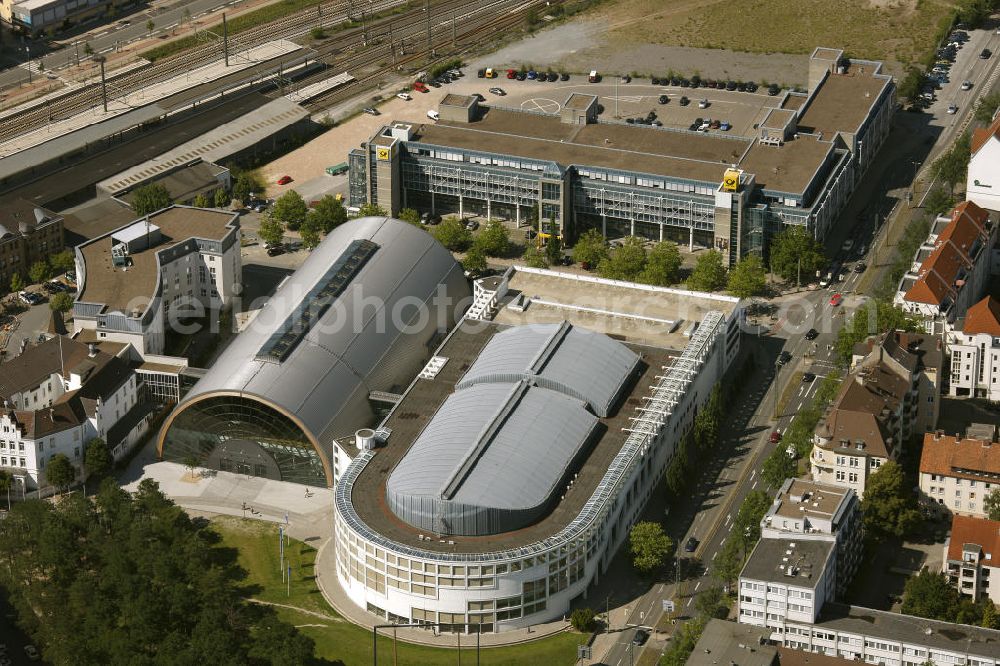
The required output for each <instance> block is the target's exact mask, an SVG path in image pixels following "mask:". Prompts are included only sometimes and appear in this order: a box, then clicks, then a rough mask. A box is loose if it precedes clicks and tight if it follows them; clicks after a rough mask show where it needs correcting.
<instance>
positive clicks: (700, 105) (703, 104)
mask: <svg viewBox="0 0 1000 666" xmlns="http://www.w3.org/2000/svg"><path fill="white" fill-rule="evenodd" d="M708 105H709V101H708V99H700V100H698V108H699V109H707V108H708Z"/></svg>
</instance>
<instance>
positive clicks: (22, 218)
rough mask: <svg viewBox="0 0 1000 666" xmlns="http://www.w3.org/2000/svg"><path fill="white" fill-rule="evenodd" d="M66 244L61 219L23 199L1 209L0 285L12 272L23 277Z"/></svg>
mask: <svg viewBox="0 0 1000 666" xmlns="http://www.w3.org/2000/svg"><path fill="white" fill-rule="evenodd" d="M64 245H65V237H64V231H63V219H62V217H60V216H59V215H57V214H55V213H53V212H52V211H49V210H46V209H44V208H41V207H39V206H36V205H34V204H33V203H31V202H30V201H26V200H24V199H15V200H13V201H11V202H9V203H8V204H6V205H4V206H3V207H2V208H0V284H2V285H4V286H8V285H10V280H11V278H12V277H14V276H15V275H20V276H21V277H24V278H26V277H27V275H28V270H29V269H30V268H31V265H32V264H33V263H35V262H36V261H45V260H46V259H48V258H49V255H51V254H55V253H56V252H61V251H62V249H63V246H64Z"/></svg>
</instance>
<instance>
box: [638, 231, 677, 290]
mask: <svg viewBox="0 0 1000 666" xmlns="http://www.w3.org/2000/svg"><path fill="white" fill-rule="evenodd" d="M681 263H682V259H681V251H680V249H679V248H678V247H677V243H672V242H670V241H663V242H662V243H657V244H656V245H654V246H653V247H652V248H650V250H649V252H648V253H647V254H646V266H645V267H644V268H643V269H642V273H640V274H639V278H638V280H639V282H642V283H643V284H652V285H656V286H658V287H669V286H670V285H672V284H676V283H677V280H678V275H679V273H680V270H681Z"/></svg>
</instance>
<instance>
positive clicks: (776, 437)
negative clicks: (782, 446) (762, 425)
mask: <svg viewBox="0 0 1000 666" xmlns="http://www.w3.org/2000/svg"><path fill="white" fill-rule="evenodd" d="M780 441H781V433H780V432H778V431H777V430H772V431H771V443H772V444H777V443H778V442H780Z"/></svg>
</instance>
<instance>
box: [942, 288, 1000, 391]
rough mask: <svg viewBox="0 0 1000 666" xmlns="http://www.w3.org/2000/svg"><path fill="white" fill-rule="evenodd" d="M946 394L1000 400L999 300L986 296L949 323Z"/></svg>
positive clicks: (947, 332) (947, 333)
mask: <svg viewBox="0 0 1000 666" xmlns="http://www.w3.org/2000/svg"><path fill="white" fill-rule="evenodd" d="M945 337H946V340H947V342H948V352H949V353H950V355H951V359H950V376H951V381H950V383H949V388H948V394H949V395H953V396H967V397H975V398H986V399H987V400H989V401H991V402H996V401H1000V383H998V382H1000V301H997V300H996V299H995V298H993V297H992V296H987V297H986V298H984V299H983V300H981V301H979V302H978V303H976V304H975V305H973V306H972V307H971V308H969V309H968V311H967V312H966V314H965V317H963V318H961V319H959V320H958V321H956V322H955V324H954V325H953V326H948V327H947V329H946V333H945Z"/></svg>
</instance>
